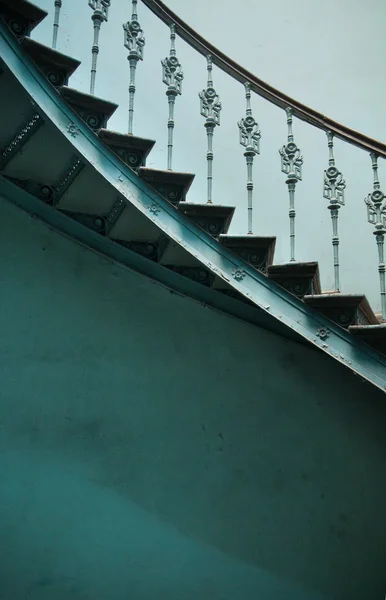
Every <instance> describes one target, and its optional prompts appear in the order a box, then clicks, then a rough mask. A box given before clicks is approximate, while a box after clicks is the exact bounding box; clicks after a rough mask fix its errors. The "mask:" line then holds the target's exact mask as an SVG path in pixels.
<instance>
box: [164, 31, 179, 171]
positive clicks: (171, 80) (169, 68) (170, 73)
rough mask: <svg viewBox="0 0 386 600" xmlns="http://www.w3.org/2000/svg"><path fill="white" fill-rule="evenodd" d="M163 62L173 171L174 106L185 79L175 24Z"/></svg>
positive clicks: (169, 156)
mask: <svg viewBox="0 0 386 600" xmlns="http://www.w3.org/2000/svg"><path fill="white" fill-rule="evenodd" d="M161 64H162V81H163V83H164V84H165V85H167V86H168V89H167V91H166V95H167V97H168V103H169V119H168V159H167V168H168V170H169V171H171V170H172V163H173V134H174V107H175V102H176V98H177V96H178V95H179V94H181V93H182V81H183V79H184V74H183V72H182V68H181V64H180V62H179V60H178V58H177V54H176V27H175V25H174V24H172V25H171V26H170V54H169V56H167V57H166V58H165V59H164V60H162V61H161Z"/></svg>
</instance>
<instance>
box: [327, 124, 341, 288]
mask: <svg viewBox="0 0 386 600" xmlns="http://www.w3.org/2000/svg"><path fill="white" fill-rule="evenodd" d="M326 134H327V143H328V169H327V170H326V171H324V188H323V197H324V198H326V200H328V201H329V205H328V209H329V211H330V213H331V223H332V251H333V260H334V291H335V292H339V291H340V264H339V231H338V217H339V209H340V207H341V206H344V203H345V200H344V190H345V189H346V182H345V180H344V179H343V175H342V173H341V172H340V171H339V170H338V169H337V167H336V165H335V157H334V134H333V133H332V131H327V132H326Z"/></svg>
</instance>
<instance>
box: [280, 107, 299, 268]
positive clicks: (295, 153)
mask: <svg viewBox="0 0 386 600" xmlns="http://www.w3.org/2000/svg"><path fill="white" fill-rule="evenodd" d="M286 113H287V125H288V141H287V145H286V146H283V147H282V148H281V149H280V150H279V153H280V156H281V170H282V172H283V173H285V174H286V175H287V179H286V184H287V185H288V193H289V203H290V208H289V218H290V252H291V261H294V260H295V216H296V212H295V188H296V184H297V182H298V181H301V180H302V164H303V157H302V155H301V153H300V149H299V148H298V147H297V145H296V144H295V142H294V135H293V132H292V109H291V108H287V109H286Z"/></svg>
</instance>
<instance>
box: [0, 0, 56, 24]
mask: <svg viewBox="0 0 386 600" xmlns="http://www.w3.org/2000/svg"><path fill="white" fill-rule="evenodd" d="M1 8H2V9H3V10H5V9H7V8H8V9H9V10H10V11H11V12H13V13H17V14H18V15H20V16H21V17H23V18H24V19H26V20H27V21H29V23H30V31H32V29H35V27H37V26H38V25H39V23H41V22H42V21H43V19H45V18H46V17H47V15H48V12H47V11H45V10H43V9H42V8H40V7H39V6H36V4H32V2H28V0H0V9H1Z"/></svg>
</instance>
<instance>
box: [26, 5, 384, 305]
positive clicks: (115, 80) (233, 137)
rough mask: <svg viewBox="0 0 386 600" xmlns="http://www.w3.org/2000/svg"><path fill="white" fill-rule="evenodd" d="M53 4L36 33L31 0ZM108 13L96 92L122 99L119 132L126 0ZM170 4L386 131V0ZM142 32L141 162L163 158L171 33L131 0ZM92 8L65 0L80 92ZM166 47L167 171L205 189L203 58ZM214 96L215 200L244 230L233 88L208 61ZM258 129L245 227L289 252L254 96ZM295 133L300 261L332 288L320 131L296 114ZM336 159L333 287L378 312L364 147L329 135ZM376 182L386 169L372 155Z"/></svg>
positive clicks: (336, 109) (61, 46) (227, 47)
mask: <svg viewBox="0 0 386 600" xmlns="http://www.w3.org/2000/svg"><path fill="white" fill-rule="evenodd" d="M34 2H35V3H36V4H38V5H39V6H41V7H42V8H44V9H46V10H47V11H49V13H50V16H49V17H48V18H47V19H46V21H45V22H44V23H43V24H42V25H41V26H39V27H38V28H37V29H36V31H35V33H34V36H33V37H35V39H38V40H39V41H41V42H43V43H47V44H50V43H51V38H52V22H53V13H54V0H34ZM111 4H112V6H111V9H110V16H109V22H108V23H107V24H104V25H103V27H102V32H101V40H100V42H101V44H100V45H101V50H100V54H99V64H98V75H97V83H96V94H97V95H99V96H101V97H103V98H106V99H109V100H112V101H114V102H116V103H117V104H119V109H118V110H117V112H116V114H115V115H114V116H113V118H112V119H111V120H110V123H109V128H111V129H115V130H117V131H121V132H126V131H127V114H128V113H127V105H128V91H127V88H128V63H127V60H126V56H127V51H126V49H125V48H124V46H123V30H122V23H123V22H125V21H127V20H128V19H129V18H130V15H131V2H130V1H129V0H112V2H111ZM167 4H168V6H169V7H170V8H171V9H172V10H174V11H175V12H176V13H177V14H179V16H180V17H182V18H183V19H184V20H186V21H187V22H188V23H189V24H190V25H191V26H192V27H193V28H194V29H196V31H197V32H199V33H200V34H201V35H203V36H204V37H206V38H207V39H208V40H209V41H210V42H211V43H213V44H214V45H216V46H217V47H218V48H219V49H220V50H222V51H223V52H225V53H226V54H228V55H230V56H231V57H232V58H233V59H234V60H236V61H237V62H239V63H241V64H242V65H243V66H244V67H246V68H247V69H249V70H250V71H252V72H253V73H255V74H256V75H257V76H259V77H260V78H262V79H263V80H265V81H267V82H268V83H270V84H271V85H273V86H275V87H277V88H279V89H280V90H281V91H283V92H285V93H287V94H288V95H290V96H293V97H294V98H296V99H298V100H300V101H301V102H303V103H305V104H308V105H309V106H311V107H312V108H314V109H317V110H319V111H321V112H323V113H325V114H327V115H328V116H330V117H332V118H333V119H335V120H339V121H341V122H342V123H344V124H345V125H348V126H350V127H353V128H355V129H358V130H360V131H362V132H364V133H366V134H368V135H370V136H373V137H375V138H378V139H381V140H384V139H385V137H386V135H385V131H386V85H385V83H384V81H383V78H384V75H383V73H384V68H383V60H384V56H385V55H386V37H385V34H384V25H385V23H386V3H384V2H382V1H381V0H367V1H366V2H364V1H363V0H291V2H288V0H270V2H267V1H266V0H264V1H263V0H238V1H236V0H234V1H233V2H232V1H231V0H212V2H208V0H195V1H194V2H191V1H190V0H189V1H188V0H167ZM138 9H139V21H140V23H141V25H142V27H143V29H144V33H145V37H146V42H147V44H146V47H145V59H144V61H143V63H140V64H139V66H138V70H137V90H138V92H137V96H136V112H135V120H134V133H136V134H137V135H139V136H142V137H149V138H152V139H155V140H157V144H156V148H155V150H154V151H153V152H152V154H151V155H150V157H149V159H148V163H147V166H151V167H154V168H162V169H164V168H166V152H167V127H166V124H167V111H168V108H167V99H166V96H165V91H166V87H165V86H164V85H163V84H162V80H161V65H160V60H161V59H162V58H164V57H165V56H166V55H167V54H168V52H169V32H168V29H167V28H166V26H165V25H163V24H162V23H160V22H159V20H158V19H157V17H156V16H155V15H153V14H152V13H150V11H149V10H148V9H147V8H146V7H145V6H143V5H142V3H141V2H140V1H139V3H138ZM91 14H92V11H91V9H90V8H89V7H88V2H87V0H63V9H62V15H61V27H60V31H59V38H58V50H60V51H62V52H64V53H66V54H70V55H71V56H74V57H76V58H79V59H80V60H82V65H81V67H80V68H79V69H78V71H77V72H76V74H75V75H74V76H73V78H72V79H71V82H70V85H71V86H72V87H76V88H78V89H80V90H82V91H85V92H88V89H89V71H90V65H91V45H92V36H93V33H92V22H91ZM177 55H178V57H179V59H180V61H181V63H182V66H183V69H184V73H185V80H184V84H183V95H182V97H179V98H178V99H177V108H176V129H175V159H174V164H173V167H174V169H176V170H182V171H190V172H193V173H196V180H195V183H194V185H193V187H192V188H191V192H190V193H189V197H188V200H190V201H193V202H205V201H206V132H205V128H204V119H203V117H201V116H200V113H199V101H198V92H199V91H201V89H202V88H203V87H204V86H205V84H206V64H205V60H204V58H203V57H201V56H198V55H197V54H196V53H195V52H194V50H192V49H190V48H189V47H188V46H187V45H186V44H185V43H184V42H182V41H181V40H177ZM214 84H215V87H216V89H217V91H218V93H219V95H220V97H221V101H222V104H223V111H222V114H221V119H222V121H221V126H220V127H219V128H217V129H216V132H215V142H214V150H215V162H214V202H215V203H219V204H230V205H236V206H237V210H236V215H235V218H234V221H233V223H232V227H231V231H230V233H240V234H241V233H246V224H247V211H246V189H245V184H246V168H245V159H244V157H243V149H242V147H241V146H240V145H239V143H238V128H237V121H238V120H239V119H240V118H241V117H242V116H244V114H245V100H244V89H243V86H242V85H241V84H239V83H237V82H234V81H233V80H231V79H230V78H229V77H228V76H227V75H225V74H223V73H222V72H220V71H219V70H218V69H216V68H215V69H214ZM252 106H253V112H254V116H255V118H256V119H257V120H258V122H259V125H260V128H261V131H262V139H261V154H260V156H258V157H256V159H255V169H254V181H255V194H254V233H256V234H262V235H276V236H277V238H278V239H277V247H276V257H275V262H277V263H279V262H286V261H288V260H289V220H288V193H287V187H286V185H285V176H284V174H282V173H281V171H280V161H279V154H278V149H279V148H280V147H281V146H282V145H283V144H284V143H285V142H286V136H287V127H286V116H285V113H284V111H282V110H280V109H277V108H275V107H273V106H270V105H269V104H268V103H267V102H266V101H264V100H262V99H261V98H259V97H257V96H254V97H253V102H252ZM294 133H295V141H296V142H297V144H298V146H300V148H301V149H302V152H303V156H304V166H303V182H302V183H300V184H298V186H297V192H296V209H297V221H296V229H297V231H296V241H297V253H296V258H297V259H298V260H318V261H319V264H320V268H321V277H322V287H323V288H324V290H329V289H332V287H333V263H332V249H331V219H330V213H329V211H328V210H327V201H326V200H324V199H323V194H322V191H323V189H322V188H323V171H324V169H325V168H326V167H327V162H328V152H327V139H326V136H325V134H324V133H323V132H321V131H319V130H315V129H313V128H312V127H310V126H308V125H306V124H304V123H301V122H299V121H296V120H295V122H294ZM335 155H336V161H337V166H338V168H339V169H341V170H342V172H343V174H344V176H345V178H346V181H347V189H346V206H345V207H343V208H342V209H341V211H340V218H339V224H340V238H341V288H342V291H344V292H348V293H353V292H364V293H366V295H367V296H368V298H369V300H370V301H371V303H372V305H373V308H375V309H376V310H379V308H380V302H379V284H378V274H377V250H376V243H375V239H374V236H373V234H372V231H373V228H372V226H371V225H369V224H368V223H367V215H366V210H365V205H364V202H363V199H364V197H365V196H366V195H367V194H368V193H369V192H370V191H371V189H372V173H371V162H370V158H369V157H368V155H367V154H366V153H365V152H363V151H361V150H359V149H357V148H353V147H350V146H348V145H347V144H344V143H343V142H340V141H339V140H338V141H336V149H335ZM380 175H381V184H382V183H383V188H384V189H386V167H385V165H384V163H383V161H381V162H380Z"/></svg>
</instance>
